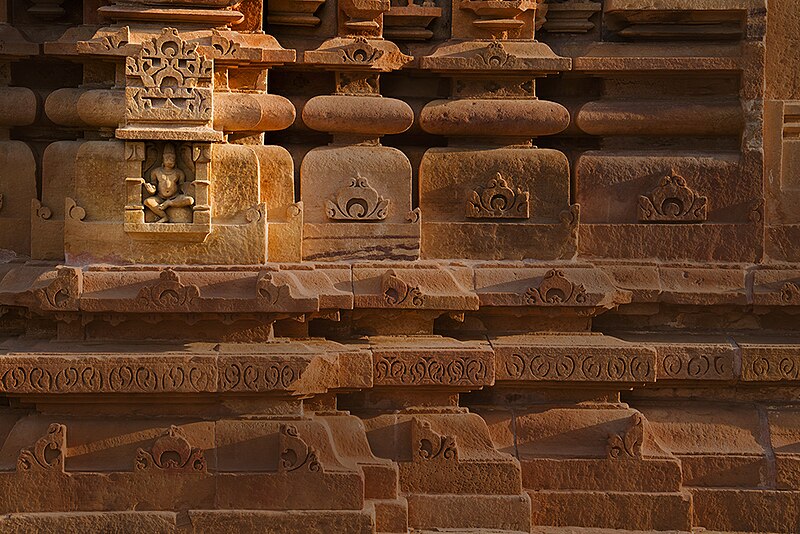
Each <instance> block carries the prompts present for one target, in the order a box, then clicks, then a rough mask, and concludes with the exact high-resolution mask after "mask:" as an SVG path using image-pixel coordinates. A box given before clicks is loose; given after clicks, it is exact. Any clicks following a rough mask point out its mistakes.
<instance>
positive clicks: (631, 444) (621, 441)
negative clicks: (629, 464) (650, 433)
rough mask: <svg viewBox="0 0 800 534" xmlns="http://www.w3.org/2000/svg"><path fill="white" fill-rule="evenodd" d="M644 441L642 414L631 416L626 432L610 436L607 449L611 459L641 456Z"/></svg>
mask: <svg viewBox="0 0 800 534" xmlns="http://www.w3.org/2000/svg"><path fill="white" fill-rule="evenodd" d="M643 442H644V419H643V418H642V415H641V414H638V413H635V414H633V415H632V416H631V419H630V427H628V429H627V430H626V431H625V433H624V434H622V435H620V434H612V435H610V436H608V444H607V445H606V451H607V453H608V457H609V458H610V459H614V460H616V459H620V458H641V457H642V443H643Z"/></svg>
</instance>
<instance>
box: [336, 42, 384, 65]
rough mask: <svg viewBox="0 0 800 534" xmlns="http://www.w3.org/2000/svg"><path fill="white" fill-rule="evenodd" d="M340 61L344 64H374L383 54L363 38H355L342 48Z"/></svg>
mask: <svg viewBox="0 0 800 534" xmlns="http://www.w3.org/2000/svg"><path fill="white" fill-rule="evenodd" d="M341 50H342V59H343V60H344V62H345V63H353V64H356V65H368V64H370V63H373V62H375V61H376V60H378V59H379V58H380V57H381V56H383V54H384V52H383V50H381V49H380V48H376V47H374V46H372V45H371V44H370V43H369V41H367V39H366V38H365V37H356V38H355V40H354V41H353V42H352V43H349V44H347V45H345V46H343V47H342V49H341Z"/></svg>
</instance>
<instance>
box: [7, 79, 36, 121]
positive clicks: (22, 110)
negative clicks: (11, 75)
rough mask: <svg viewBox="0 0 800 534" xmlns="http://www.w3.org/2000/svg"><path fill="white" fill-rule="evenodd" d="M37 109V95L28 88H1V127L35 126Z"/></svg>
mask: <svg viewBox="0 0 800 534" xmlns="http://www.w3.org/2000/svg"><path fill="white" fill-rule="evenodd" d="M37 107H38V106H37V103H36V94H35V93H34V92H33V91H31V90H30V89H28V88H27V87H0V125H3V126H27V125H28V124H33V123H34V122H35V121H36V109H37Z"/></svg>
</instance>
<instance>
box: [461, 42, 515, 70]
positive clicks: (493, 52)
mask: <svg viewBox="0 0 800 534" xmlns="http://www.w3.org/2000/svg"><path fill="white" fill-rule="evenodd" d="M517 61H518V60H517V56H515V55H514V54H509V53H508V52H506V49H505V48H504V47H503V43H501V42H500V41H492V42H491V43H489V45H487V46H486V47H485V48H481V49H480V50H479V51H478V52H476V53H475V55H474V56H472V66H473V67H474V68H478V69H487V68H488V69H499V68H503V67H505V68H511V67H513V66H515V65H516V63H517Z"/></svg>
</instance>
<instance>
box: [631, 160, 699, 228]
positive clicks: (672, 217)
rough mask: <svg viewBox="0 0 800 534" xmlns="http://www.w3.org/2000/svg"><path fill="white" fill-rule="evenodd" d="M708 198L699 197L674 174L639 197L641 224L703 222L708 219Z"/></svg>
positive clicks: (684, 181)
mask: <svg viewBox="0 0 800 534" xmlns="http://www.w3.org/2000/svg"><path fill="white" fill-rule="evenodd" d="M707 200H708V199H707V198H706V197H703V196H700V195H698V194H697V193H696V192H695V191H694V190H692V189H691V188H690V187H689V186H688V185H687V184H686V180H685V179H684V178H683V177H682V176H678V175H677V174H675V173H674V172H673V173H672V174H671V175H669V176H665V177H664V178H662V179H661V181H660V182H659V184H658V186H657V187H656V188H655V189H653V190H652V191H650V192H649V193H647V194H646V195H642V196H640V197H639V220H640V221H641V222H702V221H705V220H706V219H707V218H708V206H707Z"/></svg>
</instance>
